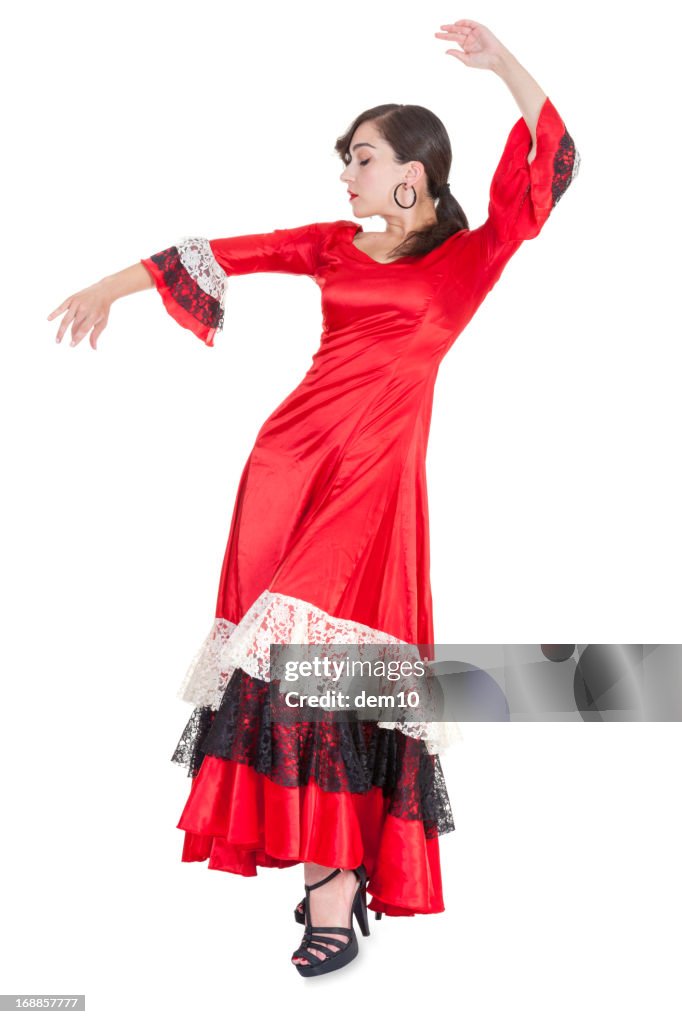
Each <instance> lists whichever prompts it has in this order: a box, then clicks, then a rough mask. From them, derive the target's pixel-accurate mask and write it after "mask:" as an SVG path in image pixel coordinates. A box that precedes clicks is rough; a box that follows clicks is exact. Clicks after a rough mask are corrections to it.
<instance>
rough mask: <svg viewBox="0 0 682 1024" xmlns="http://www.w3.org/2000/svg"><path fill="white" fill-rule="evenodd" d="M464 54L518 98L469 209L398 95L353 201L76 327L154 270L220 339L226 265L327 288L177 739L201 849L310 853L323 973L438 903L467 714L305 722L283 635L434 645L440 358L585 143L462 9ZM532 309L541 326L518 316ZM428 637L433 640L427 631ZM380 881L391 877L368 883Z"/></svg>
mask: <svg viewBox="0 0 682 1024" xmlns="http://www.w3.org/2000/svg"><path fill="white" fill-rule="evenodd" d="M435 36H436V38H437V39H441V40H446V41H448V42H452V43H455V44H457V45H458V47H459V49H454V48H453V49H449V50H447V51H446V54H448V55H451V56H452V57H455V58H456V59H457V60H458V61H459V62H460V63H461V64H463V65H464V67H466V68H472V69H475V70H485V71H491V72H493V73H494V74H495V75H497V76H498V78H500V79H501V80H502V81H503V82H504V83H505V84H506V85H507V87H508V88H509V90H510V91H511V93H512V96H513V97H514V99H515V101H516V103H517V105H518V107H519V109H520V112H521V116H520V117H519V119H518V120H517V121H516V123H515V124H514V125H513V127H512V128H511V131H510V133H509V136H508V138H507V140H506V143H505V145H504V148H503V150H502V155H501V158H500V160H499V163H498V165H497V168H496V170H495V173H494V175H493V178H492V182H491V185H490V193H489V206H488V215H487V219H486V220H485V222H484V223H483V224H481V225H479V226H478V227H475V228H470V226H469V223H468V221H467V218H466V215H465V213H464V211H463V210H462V207H461V206H460V204H459V202H458V201H457V199H456V198H455V196H454V195H453V193H452V191H451V188H450V181H449V177H450V173H451V160H452V151H451V146H450V141H449V139H448V135H447V132H446V130H445V127H444V125H443V123H442V122H441V121H440V120H439V118H438V117H437V116H436V115H435V114H434V113H432V111H431V110H428V109H426V108H425V107H421V106H416V105H413V104H400V103H386V104H382V105H380V106H375V107H371V108H370V109H368V110H365V111H363V112H362V113H361V114H359V115H358V116H357V117H356V118H355V120H354V121H353V122H352V123H351V125H350V127H349V128H348V129H347V131H346V132H344V134H343V135H341V136H340V137H339V138H338V139H337V140H336V145H335V148H336V152H337V153H338V156H339V158H340V159H341V161H342V164H343V170H342V173H341V174H340V180H341V182H342V183H343V184H344V186H345V187H346V189H347V190H348V194H349V202H350V207H351V211H352V215H353V217H354V218H357V219H359V220H363V219H364V218H367V217H380V218H382V219H383V221H384V222H385V224H386V229H385V230H384V231H379V232H374V231H372V232H370V231H365V230H364V228H363V226H362V224H358V223H357V221H356V220H333V221H315V222H313V223H310V224H305V225H303V226H301V227H293V228H277V229H275V230H273V231H271V232H267V233H265V234H250V235H236V236H232V237H227V238H214V239H207V238H203V237H185V238H182V239H179V240H177V242H176V243H175V244H170V245H168V246H167V247H166V248H164V249H162V250H160V251H159V252H157V253H155V254H154V255H151V256H149V257H146V258H143V259H140V260H139V261H138V262H136V263H134V264H133V265H132V266H130V267H127V268H126V269H124V270H121V271H119V272H118V273H114V274H111V275H110V276H107V277H105V278H103V279H102V280H100V281H98V282H96V283H95V284H93V285H90V286H89V287H87V288H85V289H84V290H82V291H80V292H77V293H75V294H73V295H70V296H69V297H68V298H67V299H66V300H65V301H64V302H62V303H61V305H60V306H58V307H57V309H55V310H53V312H52V313H50V315H49V316H48V320H51V319H52V318H53V317H56V316H60V315H62V314H64V315H63V319H62V321H61V324H60V326H59V329H58V332H57V341H58V342H61V340H62V338H63V337H64V335H65V334H66V332H67V330H68V329H69V327H70V328H71V344H72V345H77V344H78V343H79V342H80V341H81V340H82V339H83V338H85V337H86V335H87V334H88V333H90V345H91V346H92V348H93V349H96V347H97V342H98V340H99V337H100V335H101V333H102V331H103V330H104V328H105V327H106V326H107V323H108V320H109V311H110V308H111V305H112V303H113V302H114V301H115V300H117V299H120V298H122V297H123V296H125V295H130V294H131V293H133V292H137V291H140V290H142V289H145V288H146V289H155V290H156V291H157V292H158V294H159V295H160V297H161V300H162V302H163V305H164V307H165V309H166V310H167V312H168V313H169V314H170V316H171V317H173V318H174V319H175V320H176V322H177V323H178V324H179V325H181V326H182V327H184V328H187V329H189V330H190V331H192V332H193V334H194V335H196V337H197V338H199V339H200V340H201V341H202V342H204V343H205V344H206V345H208V346H213V344H214V339H215V336H216V334H217V333H218V332H220V331H221V329H222V327H223V319H224V311H225V297H226V293H227V285H228V281H229V279H230V278H231V277H237V276H239V275H240V274H256V273H266V272H270V273H283V274H304V275H307V276H308V277H310V278H312V279H313V280H314V281H315V282H316V283H317V285H318V286H319V288H320V293H321V303H322V313H323V330H322V335H321V339H320V344H319V348H318V349H317V351H316V352H315V355H314V356H313V358H312V361H311V365H310V366H309V368H308V369H307V371H306V372H305V374H304V375H303V377H302V379H301V381H300V383H299V384H298V385H297V386H296V387H295V389H294V390H293V391H292V392H291V394H289V395H287V396H286V397H285V398H284V399H283V400H282V402H281V403H280V405H279V406H278V407H277V408H276V409H275V410H274V411H273V412H272V413H271V414H270V415H269V416H268V418H267V419H266V420H265V422H264V423H263V425H262V427H261V428H260V430H259V431H258V434H257V436H256V439H255V443H254V445H253V448H252V450H251V452H250V455H249V457H248V459H247V461H246V464H245V466H244V468H243V471H242V474H241V479H240V481H239V485H238V488H237V492H236V498H235V503H234V511H233V515H232V521H231V526H230V531H229V536H228V540H227V546H226V550H225V555H224V561H223V566H222V572H221V576H220V582H219V586H218V596H217V602H216V607H215V618H214V620H213V621H212V622H211V623H210V628H209V630H208V635H207V636H206V639H205V640H204V642H203V643H202V644H201V646H200V648H199V650H198V651H197V654H196V657H195V658H194V660H193V661H192V664H191V665H190V667H189V669H188V671H187V674H186V676H185V679H184V681H183V684H182V687H181V690H180V696H181V697H182V698H183V699H184V700H187V701H188V702H189V703H190V704H192V705H193V709H192V712H191V715H190V717H189V720H188V722H187V725H186V726H185V729H184V731H183V734H182V736H181V737H180V740H179V742H178V744H177V747H176V749H175V751H174V753H173V755H172V760H173V761H174V762H176V763H178V764H181V765H183V766H184V767H186V768H187V774H188V776H189V777H190V779H191V782H190V789H189V793H188V797H187V801H186V803H185V806H184V808H183V810H182V814H181V816H180V820H179V822H178V825H177V827H178V828H179V829H180V830H182V832H183V834H184V835H183V847H182V860H183V861H205V862H207V866H208V868H211V869H216V870H219V871H229V872H233V873H236V874H240V875H245V876H254V875H256V874H257V869H258V868H259V867H260V868H267V867H277V868H285V867H291V866H293V865H296V864H303V865H304V885H305V896H304V898H303V899H302V900H301V902H300V903H299V904H298V905H297V906H296V908H295V910H294V914H295V917H296V920H297V921H299V922H300V923H301V924H303V925H304V926H305V928H304V933H303V936H302V939H301V942H300V945H299V946H298V948H297V949H296V950H295V951H294V953H293V954H292V955H291V960H292V963H293V964H294V965H295V967H296V968H297V970H298V971H299V973H300V974H301V975H302V976H304V977H315V976H319V975H322V974H327V973H329V972H330V971H335V970H337V969H338V968H340V967H343V966H345V965H346V964H348V963H349V962H350V961H351V960H353V958H354V957H355V956H356V955H357V953H358V948H359V946H358V938H357V934H356V932H355V929H354V919H355V920H357V922H358V924H359V927H360V931H361V932H362V934H363V935H368V934H369V924H368V909H369V910H373V911H374V912H375V913H376V917H377V919H378V918H379V917H381V916H382V915H385V916H387V917H393V916H398V915H403V916H405V915H407V916H413V915H415V914H437V913H440V912H442V911H443V910H444V909H445V908H444V903H443V889H442V880H441V872H440V855H439V838H440V836H442V835H445V834H446V833H448V832H451V831H453V830H454V827H455V826H454V821H453V816H452V810H451V806H450V800H449V797H448V793H447V789H446V785H445V780H444V777H443V772H442V769H441V763H440V756H439V755H440V753H441V752H442V751H443V749H444V748H445V747H446V746H447V745H448V743H450V742H451V741H452V740H453V739H454V738H456V736H457V727H456V723H443V722H439V721H426V722H424V721H421V722H401V721H398V722H385V721H381V720H379V719H377V720H376V721H373V720H369V719H366V718H364V719H363V720H361V721H360V720H357V721H341V720H339V716H335V715H334V713H333V712H329V713H328V714H326V715H324V716H323V717H322V718H321V719H318V720H315V721H294V722H287V721H283V720H282V719H281V716H278V715H277V714H275V713H274V708H273V697H272V687H271V685H270V684H271V678H270V664H269V658H270V644H271V643H279V644H286V643H296V644H314V645H326V644H329V645H337V644H352V645H356V644H357V645H363V644H372V645H374V644H377V645H382V644H383V645H386V644H389V645H390V644H394V643H395V644H417V645H423V644H425V645H430V644H433V642H434V637H433V609H432V600H431V587H430V577H429V520H428V503H427V492H426V471H425V457H426V450H427V443H428V435H429V424H430V417H431V408H432V399H433V391H434V385H435V381H436V377H437V374H438V369H439V366H440V363H441V361H442V359H443V358H444V356H445V355H446V354H447V352H448V351H449V350H450V348H451V347H452V345H453V344H454V342H455V340H456V339H457V338H458V337H459V335H460V334H461V332H462V331H463V330H464V328H465V327H466V325H467V324H468V323H469V321H470V320H471V318H472V317H473V315H474V314H475V312H476V310H477V309H478V307H479V306H480V304H481V303H482V302H483V300H484V298H485V297H486V295H487V294H488V293H489V292H490V290H491V288H493V286H494V285H495V283H496V282H497V281H498V279H499V277H500V275H501V273H502V271H503V270H504V268H505V266H506V265H507V263H508V262H509V260H510V259H511V257H512V256H513V255H514V253H515V252H516V251H517V250H518V248H519V246H520V245H521V243H522V242H523V241H525V240H527V239H532V238H535V237H536V236H537V235H538V234H539V232H540V231H541V230H542V228H543V226H544V224H545V222H546V221H547V219H548V217H549V215H550V213H551V211H552V209H553V207H554V206H556V204H557V203H558V201H559V199H560V198H561V196H562V195H563V193H564V192H565V191H566V189H567V188H568V186H569V184H570V183H571V181H572V180H573V178H574V177H575V175H576V173H577V170H578V166H579V160H580V158H579V154H578V152H577V150H576V148H575V145H574V143H573V139H572V138H571V136H570V135H569V133H568V131H567V129H566V126H565V124H564V122H563V120H562V118H561V116H560V114H559V113H558V111H557V109H556V108H555V106H554V104H553V103H552V101H551V100H550V99H549V98H548V96H547V95H546V94H545V93H544V92H543V91H542V89H541V88H540V86H539V85H538V83H537V82H536V81H535V80H534V79H533V78H532V77H531V75H530V74H529V73H528V71H526V70H525V68H523V67H522V66H521V64H520V63H519V61H518V60H517V59H516V58H515V57H514V56H513V55H512V54H511V53H510V51H509V50H508V49H507V48H506V47H505V46H504V45H503V44H502V43H501V42H500V41H499V40H498V39H497V38H496V37H495V36H494V35H493V33H492V32H491V31H490V30H489V29H488V28H486V27H485V26H484V25H481V24H478V23H477V22H474V21H469V20H460V21H456V22H455V23H454V24H451V25H442V26H441V31H440V32H436V33H435ZM519 326H521V325H519ZM420 649H421V648H420ZM368 896H369V897H370V898H371V899H370V902H369V903H368Z"/></svg>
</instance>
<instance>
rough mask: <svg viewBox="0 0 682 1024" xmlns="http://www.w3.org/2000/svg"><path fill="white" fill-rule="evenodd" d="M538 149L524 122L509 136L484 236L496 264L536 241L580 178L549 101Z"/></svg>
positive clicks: (492, 187)
mask: <svg viewBox="0 0 682 1024" xmlns="http://www.w3.org/2000/svg"><path fill="white" fill-rule="evenodd" d="M535 136H536V141H537V148H536V152H535V156H534V158H533V160H532V161H531V163H528V154H529V152H530V150H531V147H532V143H533V139H532V136H531V133H530V130H529V128H528V125H527V124H526V120H525V118H523V117H520V118H519V120H518V121H517V122H516V123H515V125H514V126H513V128H512V129H511V131H510V133H509V137H508V139H507V142H506V145H505V147H504V150H503V153H502V157H501V159H500V161H499V164H498V165H497V168H496V170H495V173H494V175H493V179H492V182H491V185H490V199H489V204H488V219H487V220H486V222H485V223H484V224H483V226H482V228H480V229H479V230H480V231H481V232H482V235H483V239H484V241H485V252H486V256H487V262H488V264H490V263H491V262H492V261H493V260H494V259H495V257H496V255H497V254H498V253H499V251H500V250H501V249H502V248H503V247H505V246H507V245H508V243H513V242H522V241H524V240H525V239H530V238H535V237H536V235H538V234H539V233H540V231H541V229H542V227H543V225H544V224H545V222H546V221H547V218H548V217H549V215H550V213H551V212H552V209H553V208H554V207H555V206H556V204H557V203H558V202H559V200H560V199H561V197H562V195H563V194H564V192H565V191H566V189H567V188H568V186H569V185H570V183H571V181H572V180H573V178H575V176H576V174H577V173H578V168H579V166H580V154H579V153H578V151H577V149H576V147H575V144H574V142H573V139H572V138H571V136H570V135H569V133H568V131H567V130H566V126H565V124H564V122H563V121H562V119H561V117H560V116H559V113H558V112H557V110H556V108H555V107H554V104H553V103H552V102H551V100H550V99H549V97H547V98H546V99H545V102H544V103H543V105H542V108H541V110H540V114H539V117H538V121H537V126H536V130H535Z"/></svg>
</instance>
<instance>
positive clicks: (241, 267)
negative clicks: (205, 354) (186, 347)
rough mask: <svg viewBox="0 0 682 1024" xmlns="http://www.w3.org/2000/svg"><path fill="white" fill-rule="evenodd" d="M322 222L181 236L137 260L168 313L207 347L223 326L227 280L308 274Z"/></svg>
mask: <svg viewBox="0 0 682 1024" xmlns="http://www.w3.org/2000/svg"><path fill="white" fill-rule="evenodd" d="M325 226H326V225H323V224H317V223H314V224H305V225H303V226H302V227H297V228H278V229H277V230H275V231H270V232H267V233H266V234H256V235H235V236H234V237H232V238H215V239H208V238H203V237H185V238H182V239H180V241H178V242H177V244H176V245H172V246H170V247H169V248H167V249H163V250H162V251H160V252H157V253H155V254H154V255H153V256H149V257H147V258H145V259H142V260H140V262H141V263H142V264H143V265H144V266H145V267H146V268H147V270H148V271H149V273H150V275H151V277H152V279H153V281H154V284H155V286H156V289H157V291H158V292H159V294H160V295H161V298H162V300H163V304H164V306H165V308H166V310H167V311H168V312H169V313H170V315H171V316H172V317H173V319H174V320H176V321H177V323H179V324H180V326H181V327H186V328H187V329H188V330H190V331H192V332H193V333H194V334H195V335H196V336H197V337H198V338H200V339H201V340H202V341H203V342H205V344H206V345H209V346H213V339H214V337H215V335H216V333H217V332H218V331H220V330H222V328H223V321H224V315H225V294H226V291H227V279H228V277H230V276H231V275H233V274H258V273H278V274H306V275H309V276H314V275H315V273H316V270H317V266H318V259H319V252H320V246H321V242H322V237H323V232H322V228H323V227H325Z"/></svg>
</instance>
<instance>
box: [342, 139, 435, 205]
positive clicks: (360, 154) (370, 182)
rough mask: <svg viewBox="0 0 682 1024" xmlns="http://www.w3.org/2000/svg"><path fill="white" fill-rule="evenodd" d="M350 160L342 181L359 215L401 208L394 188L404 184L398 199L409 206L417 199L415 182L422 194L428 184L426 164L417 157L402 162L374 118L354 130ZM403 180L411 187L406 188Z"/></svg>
mask: <svg viewBox="0 0 682 1024" xmlns="http://www.w3.org/2000/svg"><path fill="white" fill-rule="evenodd" d="M349 156H350V161H349V163H348V164H346V167H345V168H344V170H343V172H342V174H341V175H340V178H341V181H342V182H343V183H344V185H346V186H347V188H348V190H349V191H350V192H352V193H353V196H351V197H350V198H349V203H350V207H351V210H352V212H353V214H354V215H355V216H356V217H374V216H382V217H383V216H386V214H387V213H394V212H395V210H396V209H397V207H396V204H395V202H394V200H393V191H394V189H395V187H396V185H400V186H401V187H400V189H399V190H398V193H397V195H398V199H399V200H400V202H401V203H403V204H404V205H405V206H408V205H409V204H410V203H411V202H412V200H413V199H414V193H413V192H412V189H411V188H409V186H410V185H413V186H414V188H415V189H417V196H418V197H419V194H420V191H419V190H420V188H421V189H423V187H424V186H425V184H426V178H425V175H424V166H423V164H421V163H419V161H416V160H410V161H409V162H408V163H406V164H399V163H397V161H396V159H395V154H394V151H393V149H392V148H391V146H389V144H388V143H387V142H386V140H385V139H383V138H382V137H381V136H380V135H379V133H378V132H377V130H376V128H375V127H374V124H373V122H372V121H365V122H364V124H361V125H360V126H359V127H358V128H357V129H356V130H355V132H354V134H353V137H352V139H351V141H350V146H349ZM402 182H407V185H408V188H407V189H403V187H402Z"/></svg>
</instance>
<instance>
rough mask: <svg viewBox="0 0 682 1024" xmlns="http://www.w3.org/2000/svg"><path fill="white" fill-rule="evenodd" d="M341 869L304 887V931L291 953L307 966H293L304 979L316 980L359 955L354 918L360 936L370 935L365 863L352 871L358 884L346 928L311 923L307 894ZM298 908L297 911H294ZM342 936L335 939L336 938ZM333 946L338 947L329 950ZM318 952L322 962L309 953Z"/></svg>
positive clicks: (340, 869) (292, 957)
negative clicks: (304, 961)
mask: <svg viewBox="0 0 682 1024" xmlns="http://www.w3.org/2000/svg"><path fill="white" fill-rule="evenodd" d="M341 871H342V868H335V869H334V871H332V872H331V873H330V874H329V875H327V876H326V878H323V879H321V881H319V882H315V883H314V884H313V885H306V886H305V890H306V899H305V900H304V907H305V932H304V933H303V940H302V942H301V945H300V946H299V947H298V949H296V950H294V952H293V953H292V954H291V959H292V961H293V960H295V959H301V960H307V961H308V962H307V963H306V964H294V967H295V968H296V970H297V971H298V973H299V974H302V975H303V977H304V978H312V977H316V976H317V975H319V974H328V973H329V972H330V971H336V970H338V969H339V968H341V967H345V966H346V964H349V963H350V962H351V960H354V959H355V957H356V956H357V955H358V952H359V946H358V937H357V935H356V934H355V929H354V928H353V915H355V917H356V918H357V920H358V924H359V925H360V931H361V932H362V934H363V935H369V921H368V919H367V871H366V870H365V866H364V864H361V865H360V867H358V868H353V871H354V873H355V875H356V876H357V878H358V879H359V881H360V885H359V886H358V888H357V890H356V892H355V896H354V897H353V903H352V906H351V909H350V916H349V922H348V927H347V928H345V927H337V926H336V925H313V924H312V922H311V920H310V900H309V898H308V894H309V893H310V892H311V891H312V890H313V889H317V888H318V887H319V886H321V885H324V884H325V883H326V882H329V881H331V879H332V878H335V877H336V876H337V875H338V874H340V872H341ZM297 909H298V908H297ZM337 935H338V936H343V937H342V938H341V937H339V938H337V937H336V936H337ZM333 946H336V947H337V948H336V949H334V948H330V947H333ZM314 949H317V950H319V951H320V952H321V953H323V954H324V959H321V958H320V957H319V956H317V955H316V954H315V953H313V952H312V950H314Z"/></svg>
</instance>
